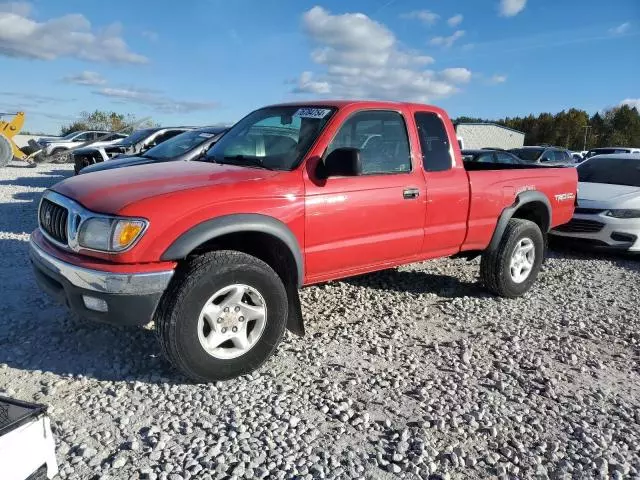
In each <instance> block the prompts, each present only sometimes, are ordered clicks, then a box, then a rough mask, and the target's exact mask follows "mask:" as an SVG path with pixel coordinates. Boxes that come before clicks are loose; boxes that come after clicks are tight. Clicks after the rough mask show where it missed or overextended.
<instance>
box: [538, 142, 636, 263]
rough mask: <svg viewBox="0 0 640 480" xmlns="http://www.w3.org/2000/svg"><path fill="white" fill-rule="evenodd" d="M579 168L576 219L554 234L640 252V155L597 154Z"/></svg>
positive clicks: (593, 243) (554, 231)
mask: <svg viewBox="0 0 640 480" xmlns="http://www.w3.org/2000/svg"><path fill="white" fill-rule="evenodd" d="M577 170H578V180H579V183H578V206H577V207H576V210H575V214H574V216H573V219H571V221H570V222H569V223H565V224H564V225H560V226H559V227H556V228H555V229H553V230H552V231H551V234H552V235H554V236H557V237H564V238H570V239H572V240H576V241H578V242H580V243H583V244H586V245H590V246H594V247H602V248H608V249H613V250H625V251H630V252H640V155H637V154H632V153H622V154H613V155H597V156H595V157H591V158H589V159H588V160H585V161H584V162H582V163H581V164H580V165H579V166H578V167H577Z"/></svg>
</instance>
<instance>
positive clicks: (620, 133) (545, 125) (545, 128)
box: [454, 105, 640, 151]
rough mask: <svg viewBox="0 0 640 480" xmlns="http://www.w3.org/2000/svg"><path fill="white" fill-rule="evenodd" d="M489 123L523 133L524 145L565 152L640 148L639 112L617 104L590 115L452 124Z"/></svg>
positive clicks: (573, 113)
mask: <svg viewBox="0 0 640 480" xmlns="http://www.w3.org/2000/svg"><path fill="white" fill-rule="evenodd" d="M473 122H490V123H497V124H499V125H503V126H505V127H509V128H513V129H515V130H519V131H521V132H524V133H525V145H540V144H550V145H557V146H561V147H565V148H568V149H569V150H577V151H580V150H588V149H590V148H596V147H614V146H615V147H640V113H639V112H638V109H637V108H635V107H630V106H628V105H621V106H619V107H614V108H611V109H609V110H606V111H604V112H602V113H600V112H597V113H595V114H593V115H591V116H589V114H588V113H587V112H586V111H584V110H579V109H577V108H570V109H569V110H566V111H565V110H563V111H561V112H559V113H556V114H555V115H554V114H552V113H541V114H540V115H538V116H537V117H536V116H534V115H528V116H526V117H506V118H502V119H499V120H486V119H481V118H474V117H465V116H463V117H458V118H456V119H454V123H473Z"/></svg>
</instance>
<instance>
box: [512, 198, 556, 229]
mask: <svg viewBox="0 0 640 480" xmlns="http://www.w3.org/2000/svg"><path fill="white" fill-rule="evenodd" d="M511 218H520V219H522V220H530V221H532V222H533V223H535V224H536V225H538V227H540V230H541V231H542V234H543V235H546V234H547V232H548V231H549V227H550V225H549V223H550V218H549V210H548V208H547V206H546V205H545V204H544V203H542V202H529V203H525V204H524V205H522V206H521V207H520V208H518V209H517V210H516V211H515V213H514V214H513V216H512V217H511Z"/></svg>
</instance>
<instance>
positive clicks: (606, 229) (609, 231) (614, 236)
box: [550, 213, 640, 252]
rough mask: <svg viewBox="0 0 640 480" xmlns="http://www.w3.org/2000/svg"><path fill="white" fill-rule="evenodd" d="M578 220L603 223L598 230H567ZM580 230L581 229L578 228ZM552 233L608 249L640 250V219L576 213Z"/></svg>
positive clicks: (580, 243)
mask: <svg viewBox="0 0 640 480" xmlns="http://www.w3.org/2000/svg"><path fill="white" fill-rule="evenodd" d="M575 221H577V222H584V221H586V222H591V223H592V224H594V223H595V222H597V223H600V224H602V228H601V229H599V230H598V231H590V232H581V231H566V230H567V226H570V225H571V224H572V223H574V222H575ZM577 230H580V229H577ZM550 233H551V234H552V235H554V236H556V237H560V238H564V239H568V240H571V241H572V242H574V243H576V244H577V245H585V246H590V247H595V248H602V249H606V250H622V251H629V252H640V219H638V218H636V219H633V218H628V219H624V218H613V217H608V216H606V215H604V214H603V213H600V214H576V215H574V217H573V219H572V221H571V222H569V223H568V224H566V225H560V226H559V227H556V228H554V229H553V230H551V232H550Z"/></svg>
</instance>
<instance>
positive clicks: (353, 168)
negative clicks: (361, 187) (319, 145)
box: [317, 147, 362, 178]
mask: <svg viewBox="0 0 640 480" xmlns="http://www.w3.org/2000/svg"><path fill="white" fill-rule="evenodd" d="M317 173H318V177H320V178H329V177H356V176H358V175H362V162H361V160H360V150H359V149H357V148H347V147H343V148H336V149H335V150H334V151H333V152H331V153H330V154H329V155H328V156H327V158H325V159H324V162H320V163H319V164H318V171H317Z"/></svg>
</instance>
